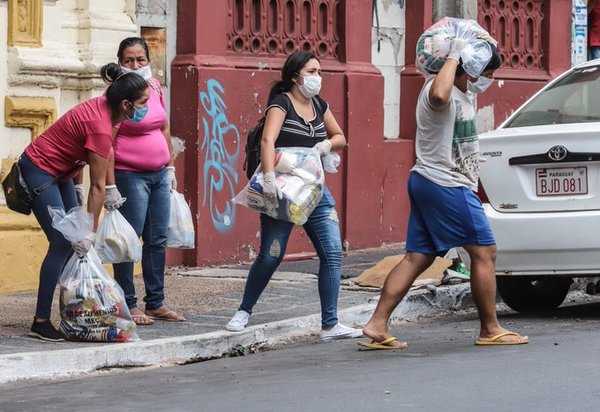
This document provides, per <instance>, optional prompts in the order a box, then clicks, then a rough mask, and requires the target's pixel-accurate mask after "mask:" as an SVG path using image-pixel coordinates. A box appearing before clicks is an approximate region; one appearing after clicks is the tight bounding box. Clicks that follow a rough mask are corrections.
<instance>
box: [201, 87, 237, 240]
mask: <svg viewBox="0 0 600 412" xmlns="http://www.w3.org/2000/svg"><path fill="white" fill-rule="evenodd" d="M206 89H207V92H200V103H201V104H202V107H203V108H204V110H205V111H206V113H207V114H208V116H207V117H205V116H203V117H202V123H203V124H204V141H203V142H202V147H201V150H206V154H205V156H204V168H203V175H204V194H203V198H202V206H203V207H204V206H206V202H207V200H208V202H209V209H210V217H211V219H212V222H213V225H214V227H215V228H216V229H217V230H218V231H220V232H227V231H230V230H231V229H232V228H233V224H234V221H235V205H234V204H233V202H231V199H232V198H233V196H234V195H235V193H234V187H235V186H236V185H237V182H238V174H237V171H236V168H235V166H236V163H237V160H238V158H239V155H240V133H239V131H238V129H237V127H235V125H233V124H231V123H229V120H227V115H226V114H225V109H227V105H226V104H225V102H224V101H223V98H222V95H224V94H225V91H224V89H223V86H221V84H220V83H219V82H218V81H216V80H214V79H210V80H209V81H208V82H206ZM226 143H227V145H226ZM232 145H233V146H234V149H235V150H234V151H233V152H231V153H230V152H228V151H227V147H226V146H228V147H232ZM222 191H225V192H226V199H227V200H226V201H225V208H224V210H220V208H219V204H218V202H217V201H216V194H217V193H220V192H222ZM219 197H220V198H221V199H223V197H221V196H219Z"/></svg>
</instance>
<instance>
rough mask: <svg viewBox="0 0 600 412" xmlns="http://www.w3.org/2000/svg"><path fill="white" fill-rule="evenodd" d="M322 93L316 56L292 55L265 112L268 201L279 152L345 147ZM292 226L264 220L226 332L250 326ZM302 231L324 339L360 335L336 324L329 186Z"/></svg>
mask: <svg viewBox="0 0 600 412" xmlns="http://www.w3.org/2000/svg"><path fill="white" fill-rule="evenodd" d="M320 89H321V65H320V63H319V60H318V59H317V57H316V56H315V55H314V54H313V53H310V52H306V51H297V52H295V53H293V54H291V55H290V56H289V57H288V59H287V60H286V62H285V64H284V65H283V68H282V69H281V80H280V81H278V82H276V83H275V84H274V85H273V86H272V88H271V91H270V93H269V104H268V106H267V109H266V116H267V117H266V121H265V126H264V130H263V134H262V140H261V153H260V155H261V168H262V172H263V173H264V186H263V193H264V194H265V196H270V197H275V196H277V193H278V191H279V189H278V187H277V185H276V183H275V173H274V160H275V148H276V147H314V148H315V149H317V151H318V152H319V153H320V154H321V156H325V155H326V154H328V153H329V152H330V151H331V150H334V151H338V150H342V149H343V148H344V146H346V138H345V137H344V133H343V132H342V129H341V128H340V126H339V125H338V123H337V121H336V120H335V118H334V116H333V113H332V112H331V110H329V105H328V104H327V102H325V101H324V100H323V99H321V98H320V97H319V95H318V94H319V91H320ZM293 227H294V224H293V223H291V222H287V221H282V220H277V219H273V218H272V217H269V216H267V215H265V214H261V215H260V239H261V241H260V252H259V253H258V256H257V258H256V260H255V261H254V264H253V265H252V268H251V269H250V273H249V274H248V280H247V281H246V287H245V291H244V297H243V299H242V303H241V305H240V308H239V310H238V311H237V312H236V313H235V315H234V316H233V318H232V319H231V321H230V322H229V323H228V324H227V326H226V329H227V330H230V331H233V332H239V331H241V330H243V329H244V327H245V326H246V324H247V323H248V319H249V317H250V314H251V313H252V308H253V307H254V305H255V304H256V302H257V301H258V298H259V297H260V295H261V293H262V292H263V290H264V289H265V287H266V286H267V284H268V283H269V280H270V279H271V276H273V273H274V272H275V270H276V269H277V267H278V266H279V264H280V263H281V260H282V259H283V256H284V254H285V249H286V246H287V242H288V239H289V236H290V233H291V231H292V229H293ZM304 230H305V231H306V233H307V235H308V237H309V238H310V240H311V242H312V243H313V245H314V246H315V249H316V252H317V255H318V256H319V260H320V266H319V282H318V284H319V297H320V300H321V326H322V330H321V339H322V340H323V341H330V340H336V339H344V338H355V337H359V336H361V335H362V332H361V331H360V330H358V329H353V328H349V327H347V326H344V325H342V324H340V323H339V322H338V317H337V301H338V292H339V286H340V277H341V272H342V269H341V262H342V241H341V237H340V229H339V223H338V217H337V213H336V211H335V200H334V199H333V196H332V195H331V193H330V191H329V189H328V188H327V187H325V189H324V194H323V198H322V199H321V201H320V203H319V204H318V205H317V207H316V208H315V210H314V211H313V212H312V213H311V215H310V217H309V218H308V221H307V222H306V223H305V224H304Z"/></svg>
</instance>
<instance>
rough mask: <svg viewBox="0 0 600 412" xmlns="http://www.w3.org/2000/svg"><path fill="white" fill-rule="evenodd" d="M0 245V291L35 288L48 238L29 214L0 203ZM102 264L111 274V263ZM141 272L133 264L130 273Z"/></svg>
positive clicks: (8, 291) (139, 267)
mask: <svg viewBox="0 0 600 412" xmlns="http://www.w3.org/2000/svg"><path fill="white" fill-rule="evenodd" d="M0 190H1V189H0ZM0 245H2V249H1V251H0V294H8V293H13V292H21V291H25V290H32V289H37V287H38V285H39V274H40V265H41V264H42V260H43V259H44V256H46V251H47V250H48V241H47V240H46V235H44V232H43V231H42V229H41V228H40V226H39V225H38V223H37V220H36V219H35V217H34V216H33V214H32V215H30V216H25V215H21V214H19V213H15V212H12V211H10V210H8V208H6V207H5V206H0ZM104 267H105V268H106V270H107V271H108V272H109V273H110V274H111V275H112V273H113V271H112V265H104ZM141 272H142V269H141V265H140V264H139V263H136V264H135V266H134V273H141ZM139 292H142V293H143V291H139Z"/></svg>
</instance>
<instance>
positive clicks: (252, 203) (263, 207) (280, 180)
mask: <svg viewBox="0 0 600 412" xmlns="http://www.w3.org/2000/svg"><path fill="white" fill-rule="evenodd" d="M275 177H276V183H277V186H278V187H279V189H280V190H281V194H282V198H281V199H271V198H269V197H267V196H265V195H264V194H263V184H264V176H263V173H262V171H261V169H260V167H259V168H258V169H257V170H256V172H255V173H254V175H253V176H252V178H251V179H250V181H249V182H248V184H247V185H246V186H245V187H244V189H242V191H241V192H240V193H238V195H237V196H236V197H235V198H233V202H234V203H237V204H240V205H243V206H246V207H249V208H250V209H254V210H256V211H258V212H260V213H264V214H266V215H268V216H271V217H272V218H274V219H279V220H285V221H288V222H292V223H294V224H296V225H303V224H304V223H306V221H307V220H308V217H309V216H310V214H311V213H312V212H313V210H314V209H315V208H316V207H317V205H318V204H319V202H320V201H321V198H322V197H323V186H324V184H325V178H324V173H323V164H322V163H321V157H320V155H319V152H317V150H316V149H314V148H312V147H311V148H306V147H280V148H277V149H275Z"/></svg>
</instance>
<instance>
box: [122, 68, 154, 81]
mask: <svg viewBox="0 0 600 412" xmlns="http://www.w3.org/2000/svg"><path fill="white" fill-rule="evenodd" d="M121 69H123V71H124V72H125V73H136V74H139V75H140V76H142V77H143V78H144V80H150V79H151V78H152V69H151V68H150V65H147V66H142V67H140V68H139V69H135V70H134V69H130V68H129V67H125V66H121Z"/></svg>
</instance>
